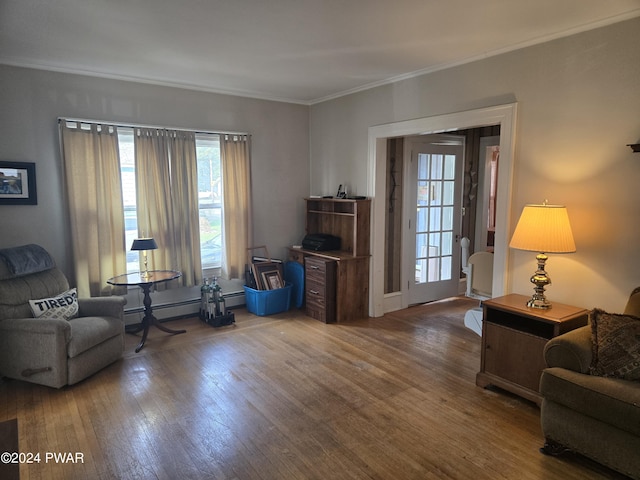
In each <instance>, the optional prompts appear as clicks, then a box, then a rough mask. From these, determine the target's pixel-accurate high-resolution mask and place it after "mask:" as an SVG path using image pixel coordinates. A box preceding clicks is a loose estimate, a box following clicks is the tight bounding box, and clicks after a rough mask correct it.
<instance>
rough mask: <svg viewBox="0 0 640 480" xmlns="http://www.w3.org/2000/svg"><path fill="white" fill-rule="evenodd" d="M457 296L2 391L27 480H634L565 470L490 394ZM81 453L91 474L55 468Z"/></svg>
mask: <svg viewBox="0 0 640 480" xmlns="http://www.w3.org/2000/svg"><path fill="white" fill-rule="evenodd" d="M472 306H475V302H473V301H470V300H467V299H462V298H457V299H452V300H448V301H443V302H437V303H432V304H428V305H423V306H419V307H413V308H410V309H408V310H403V311H401V312H396V313H393V314H388V315H386V316H385V317H383V318H376V319H374V318H371V319H366V320H362V321H357V322H352V323H347V324H333V325H326V324H323V323H320V322H318V321H316V320H313V319H311V318H309V317H306V316H305V315H304V314H303V313H301V312H300V311H297V310H293V311H290V312H287V313H284V314H279V315H274V316H270V317H256V316H253V315H250V314H248V313H247V312H246V311H245V310H242V309H240V310H235V313H236V325H235V326H231V327H222V328H219V329H214V328H212V327H209V326H207V325H205V324H203V323H202V322H200V321H198V320H197V319H186V320H179V321H174V322H170V323H169V324H168V326H171V327H172V328H186V329H187V331H188V332H187V333H186V334H183V335H177V336H168V335H166V334H164V333H162V332H160V331H159V330H157V329H152V331H151V332H150V335H149V339H148V340H147V344H146V346H145V348H144V349H143V350H142V351H141V352H140V353H138V354H136V353H134V351H133V350H134V348H135V346H136V345H137V342H138V341H139V337H137V336H134V335H127V346H126V353H125V356H124V358H123V359H122V360H121V361H119V362H117V363H115V364H113V365H111V366H110V367H108V368H106V369H104V370H102V371H101V372H99V373H97V374H96V375H94V376H92V377H91V378H89V379H87V380H85V381H83V382H81V383H79V384H77V385H75V386H72V387H66V388H63V389H61V390H54V389H50V388H47V387H41V386H37V385H31V384H28V383H24V382H19V381H5V382H4V383H2V384H1V385H0V421H3V420H8V419H11V418H17V419H18V431H19V443H20V450H21V451H22V452H34V453H35V452H40V454H41V462H40V463H37V464H31V465H21V468H20V473H21V478H22V479H23V480H24V479H65V480H66V479H75V478H77V479H114V478H122V479H134V478H141V479H240V480H245V479H269V480H270V479H322V480H327V479H469V478H473V479H474V480H481V479H518V480H527V479H545V480H547V479H559V480H560V479H562V480H567V479H576V480H577V479H602V478H609V479H619V478H624V477H621V476H619V475H617V474H615V473H613V472H611V471H609V470H606V469H604V468H603V467H600V466H599V465H597V464H594V463H592V462H589V461H587V460H586V459H584V458H582V457H578V456H571V455H569V456H566V457H561V458H551V457H547V456H544V455H542V454H540V453H539V452H538V448H539V447H540V446H541V445H542V435H541V432H540V426H539V410H538V407H536V406H535V405H534V404H532V403H529V402H527V401H524V400H521V399H519V398H517V397H514V396H512V395H510V394H507V393H504V392H499V391H492V390H484V389H481V388H478V387H476V385H475V375H476V373H477V371H478V369H479V362H480V338H479V337H478V336H477V335H475V334H474V333H473V332H471V331H470V330H468V329H466V328H465V327H464V326H463V321H462V318H463V315H464V312H465V311H466V310H467V309H468V308H470V307H472ZM46 452H55V453H66V452H72V453H73V454H75V452H79V453H81V454H82V455H83V460H84V463H58V464H56V463H55V462H54V461H53V460H52V459H50V460H49V461H48V462H45V461H44V460H45V453H46Z"/></svg>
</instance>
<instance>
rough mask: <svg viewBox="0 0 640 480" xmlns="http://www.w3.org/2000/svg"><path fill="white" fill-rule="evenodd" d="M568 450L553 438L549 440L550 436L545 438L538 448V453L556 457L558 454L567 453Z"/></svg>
mask: <svg viewBox="0 0 640 480" xmlns="http://www.w3.org/2000/svg"><path fill="white" fill-rule="evenodd" d="M570 451H571V449H570V448H567V447H565V446H564V445H562V444H561V443H558V442H556V441H555V440H551V439H550V438H546V439H545V442H544V445H543V446H542V447H541V448H540V453H544V454H545V455H551V456H552V457H557V456H558V455H562V454H563V453H567V452H570Z"/></svg>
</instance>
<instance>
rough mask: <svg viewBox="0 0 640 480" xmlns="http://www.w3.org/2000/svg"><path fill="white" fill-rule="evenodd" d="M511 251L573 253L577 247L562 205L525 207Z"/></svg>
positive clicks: (565, 210) (511, 243) (514, 234)
mask: <svg viewBox="0 0 640 480" xmlns="http://www.w3.org/2000/svg"><path fill="white" fill-rule="evenodd" d="M509 246H510V247H511V248H516V249H518V250H528V251H532V252H542V253H572V252H575V251H576V244H575V242H574V240H573V233H572V232H571V224H570V223H569V215H568V214H567V209H566V207H564V206H563V205H526V206H525V207H524V209H523V210H522V214H521V215H520V220H518V224H517V225H516V229H515V231H514V232H513V237H512V238H511V242H510V243H509Z"/></svg>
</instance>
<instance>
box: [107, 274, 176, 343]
mask: <svg viewBox="0 0 640 480" xmlns="http://www.w3.org/2000/svg"><path fill="white" fill-rule="evenodd" d="M181 276H182V272H179V271H177V270H149V271H148V272H135V273H125V274H123V275H118V276H117V277H113V278H110V279H109V280H107V283H108V284H110V285H117V286H121V287H133V286H138V287H140V288H141V289H142V292H143V293H144V300H143V304H144V317H143V318H142V323H141V325H140V328H139V329H137V330H135V331H133V332H131V333H138V332H139V331H141V330H143V333H142V340H140V344H139V345H138V346H137V347H136V353H138V352H139V351H140V350H142V347H144V344H145V342H146V341H147V335H148V334H149V328H150V327H151V325H153V326H155V327H156V328H158V329H160V330H162V331H163V332H165V333H170V334H172V335H177V334H179V333H186V330H172V329H170V328H167V327H165V326H164V325H162V324H161V323H160V322H159V321H158V319H157V318H156V317H154V316H153V310H152V308H151V294H150V293H151V287H152V286H153V285H155V284H156V283H163V282H168V281H170V280H175V279H176V278H180V277H181Z"/></svg>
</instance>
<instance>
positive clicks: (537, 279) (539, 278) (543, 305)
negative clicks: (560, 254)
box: [527, 253, 551, 309]
mask: <svg viewBox="0 0 640 480" xmlns="http://www.w3.org/2000/svg"><path fill="white" fill-rule="evenodd" d="M547 258H549V257H547V256H546V255H545V254H544V253H539V254H538V255H537V256H536V260H538V270H536V273H534V274H533V275H532V276H531V278H530V279H529V280H530V281H531V283H533V284H534V285H535V288H534V291H535V293H534V294H533V296H532V297H531V298H530V299H529V301H528V302H527V307H531V308H540V309H549V308H551V302H550V301H549V300H547V297H545V296H544V287H546V286H547V285H551V279H550V278H549V275H547V272H545V270H544V266H545V263H546V261H547Z"/></svg>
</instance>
